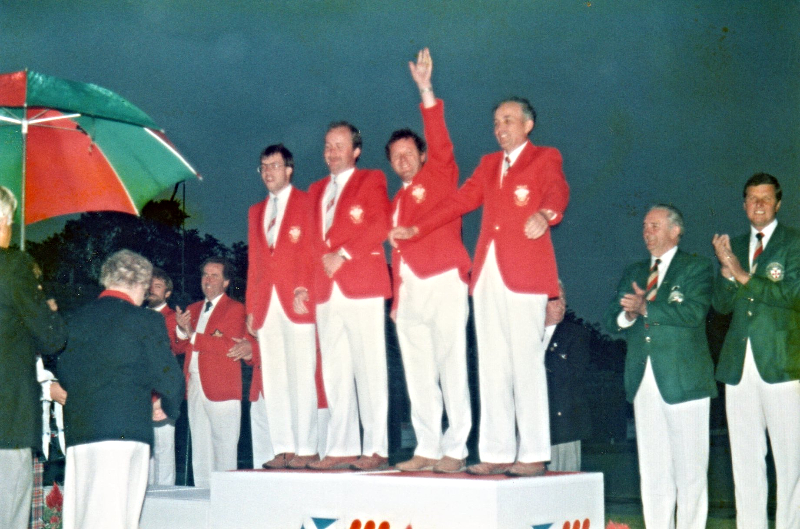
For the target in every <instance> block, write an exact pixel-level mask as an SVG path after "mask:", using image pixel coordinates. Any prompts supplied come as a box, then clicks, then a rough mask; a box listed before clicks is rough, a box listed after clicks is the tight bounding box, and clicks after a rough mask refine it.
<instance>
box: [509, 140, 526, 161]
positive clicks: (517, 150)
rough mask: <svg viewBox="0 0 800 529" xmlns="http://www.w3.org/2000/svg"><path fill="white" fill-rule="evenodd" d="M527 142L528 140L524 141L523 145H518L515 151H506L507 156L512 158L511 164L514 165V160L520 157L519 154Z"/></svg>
mask: <svg viewBox="0 0 800 529" xmlns="http://www.w3.org/2000/svg"><path fill="white" fill-rule="evenodd" d="M527 144H528V142H527V141H526V142H525V143H523V144H522V145H520V146H519V147H517V148H516V149H514V150H513V151H511V152H507V153H505V156H508V158H509V159H510V160H511V165H514V162H516V161H517V158H519V155H520V153H521V152H522V149H524V148H525V146H526V145H527ZM505 156H504V158H505Z"/></svg>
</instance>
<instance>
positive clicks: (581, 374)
mask: <svg viewBox="0 0 800 529" xmlns="http://www.w3.org/2000/svg"><path fill="white" fill-rule="evenodd" d="M546 310H547V312H546V316H545V323H544V325H545V328H544V343H545V347H546V349H545V355H544V365H545V369H547V402H548V404H549V405H550V442H551V443H552V446H551V447H550V462H549V463H548V464H547V469H548V470H554V471H559V472H579V471H580V469H581V440H582V439H585V438H586V437H587V436H588V435H589V431H590V427H589V426H590V417H589V409H588V408H587V406H586V402H585V400H584V399H583V397H584V392H585V389H586V388H585V386H586V377H587V371H588V366H589V362H590V351H589V341H590V339H591V335H590V333H589V331H588V330H587V329H586V328H585V327H584V326H583V325H580V324H578V323H576V322H574V321H566V320H564V314H565V313H566V310H567V298H566V295H565V294H564V286H563V285H562V284H561V281H559V293H558V298H556V299H551V300H550V301H548V302H547V309H546Z"/></svg>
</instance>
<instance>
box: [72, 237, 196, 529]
mask: <svg viewBox="0 0 800 529" xmlns="http://www.w3.org/2000/svg"><path fill="white" fill-rule="evenodd" d="M151 274H152V265H151V264H150V262H149V261H148V260H147V259H145V258H144V257H142V256H141V255H139V254H136V253H134V252H132V251H130V250H120V251H118V252H115V253H113V254H111V255H110V256H109V257H108V259H106V261H105V262H104V263H103V266H102V269H101V272H100V283H101V284H102V285H103V286H104V287H105V288H106V289H105V290H104V291H103V292H102V293H101V294H100V296H99V297H98V299H96V300H94V301H92V302H91V303H89V304H87V305H85V306H83V307H81V308H80V309H79V310H77V311H76V312H75V313H74V314H72V316H71V317H70V320H69V338H68V341H67V348H66V350H65V351H64V354H63V355H61V357H60V358H59V362H58V375H59V378H60V380H61V383H62V385H63V386H64V389H65V390H67V392H69V398H68V401H67V404H66V405H65V406H64V422H65V433H66V437H67V464H66V474H65V477H64V492H65V495H64V526H65V527H80V528H82V529H101V528H105V527H119V528H122V527H124V528H126V529H135V528H136V527H138V525H139V516H140V514H141V510H142V504H143V502H144V495H145V491H146V489H147V475H148V470H149V464H148V462H149V459H150V447H151V446H152V445H153V426H152V416H153V405H152V400H151V398H152V394H153V392H156V393H158V394H159V395H160V399H161V401H160V407H161V409H162V410H163V411H164V413H165V414H166V415H167V417H169V418H171V419H173V420H174V419H177V417H178V415H179V413H180V406H181V402H182V400H183V377H182V376H181V372H180V366H179V365H178V362H177V360H176V359H175V357H174V356H173V354H172V351H170V346H169V335H168V334H167V331H166V328H165V326H164V318H163V317H162V316H161V315H160V314H155V313H154V312H153V311H151V310H147V309H145V308H143V307H141V304H142V301H144V296H145V294H146V292H147V291H148V289H149V287H150V276H151Z"/></svg>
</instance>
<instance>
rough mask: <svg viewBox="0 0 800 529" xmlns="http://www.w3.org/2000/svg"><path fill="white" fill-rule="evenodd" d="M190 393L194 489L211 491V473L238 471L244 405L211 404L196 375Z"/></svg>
mask: <svg viewBox="0 0 800 529" xmlns="http://www.w3.org/2000/svg"><path fill="white" fill-rule="evenodd" d="M187 392H188V397H187V398H188V402H187V403H188V411H189V430H190V431H191V433H192V471H193V474H194V485H195V487H202V488H208V486H209V480H210V478H211V472H214V471H222V470H236V466H237V465H236V463H237V446H238V444H239V430H240V427H241V420H242V403H241V402H240V401H238V400H223V401H220V402H214V401H211V400H208V399H207V398H206V396H205V393H203V384H202V383H201V381H200V375H199V374H197V373H190V374H189V388H188V391H187Z"/></svg>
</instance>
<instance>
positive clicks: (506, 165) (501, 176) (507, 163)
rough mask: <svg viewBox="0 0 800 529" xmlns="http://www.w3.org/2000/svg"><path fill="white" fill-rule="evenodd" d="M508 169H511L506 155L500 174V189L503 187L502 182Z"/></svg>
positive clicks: (509, 159) (509, 160)
mask: <svg viewBox="0 0 800 529" xmlns="http://www.w3.org/2000/svg"><path fill="white" fill-rule="evenodd" d="M510 168H511V158H509V156H508V155H506V157H505V158H503V171H502V172H501V173H500V187H503V180H504V179H505V177H506V175H507V174H508V170H509V169H510Z"/></svg>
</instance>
